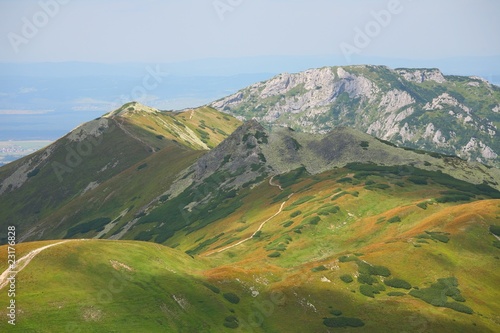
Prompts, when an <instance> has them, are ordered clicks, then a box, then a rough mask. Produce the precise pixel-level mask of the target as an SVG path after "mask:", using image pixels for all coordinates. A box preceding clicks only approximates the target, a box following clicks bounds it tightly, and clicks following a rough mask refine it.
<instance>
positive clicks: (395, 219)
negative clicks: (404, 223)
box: [387, 216, 401, 223]
mask: <svg viewBox="0 0 500 333" xmlns="http://www.w3.org/2000/svg"><path fill="white" fill-rule="evenodd" d="M387 222H389V223H398V222H401V218H400V217H399V216H393V217H391V218H390V219H388V220H387Z"/></svg>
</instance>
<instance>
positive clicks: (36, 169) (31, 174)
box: [27, 168, 40, 178]
mask: <svg viewBox="0 0 500 333" xmlns="http://www.w3.org/2000/svg"><path fill="white" fill-rule="evenodd" d="M39 172H40V169H39V168H35V169H33V170H31V171H30V172H28V174H27V176H28V178H31V177H35V176H36V175H38V173H39Z"/></svg>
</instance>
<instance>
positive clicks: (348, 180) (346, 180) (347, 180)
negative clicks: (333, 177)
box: [337, 177, 352, 183]
mask: <svg viewBox="0 0 500 333" xmlns="http://www.w3.org/2000/svg"><path fill="white" fill-rule="evenodd" d="M337 183H352V178H350V177H344V178H340V179H338V180H337Z"/></svg>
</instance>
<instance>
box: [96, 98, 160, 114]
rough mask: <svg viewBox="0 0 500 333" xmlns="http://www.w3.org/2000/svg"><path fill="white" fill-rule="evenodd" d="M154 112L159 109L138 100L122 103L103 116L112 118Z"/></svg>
mask: <svg viewBox="0 0 500 333" xmlns="http://www.w3.org/2000/svg"><path fill="white" fill-rule="evenodd" d="M143 112H145V113H156V112H160V111H159V110H157V109H155V108H152V107H149V106H146V105H143V104H141V103H139V102H130V103H126V104H124V105H122V106H121V107H120V108H118V109H116V110H114V111H112V112H110V113H108V114H106V115H104V116H103V117H105V118H114V117H129V116H131V115H134V114H138V113H143Z"/></svg>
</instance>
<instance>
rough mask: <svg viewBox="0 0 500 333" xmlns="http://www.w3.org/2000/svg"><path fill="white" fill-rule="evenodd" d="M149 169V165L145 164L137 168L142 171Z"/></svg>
mask: <svg viewBox="0 0 500 333" xmlns="http://www.w3.org/2000/svg"><path fill="white" fill-rule="evenodd" d="M147 167H148V164H147V163H143V164H141V165H139V166H138V167H137V170H142V169H144V168H147Z"/></svg>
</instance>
